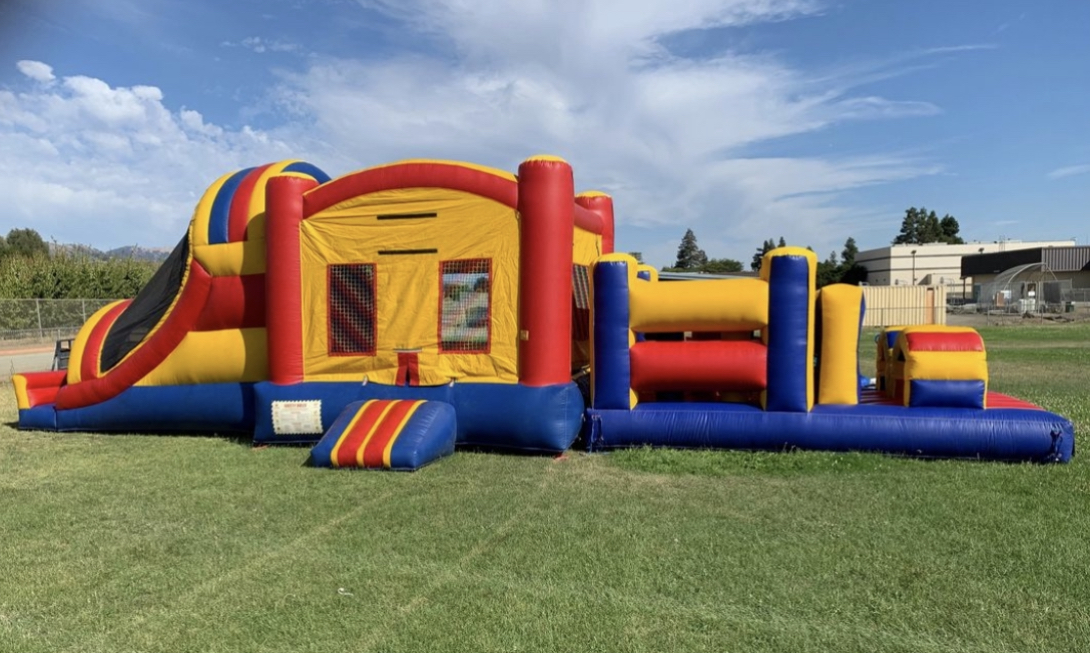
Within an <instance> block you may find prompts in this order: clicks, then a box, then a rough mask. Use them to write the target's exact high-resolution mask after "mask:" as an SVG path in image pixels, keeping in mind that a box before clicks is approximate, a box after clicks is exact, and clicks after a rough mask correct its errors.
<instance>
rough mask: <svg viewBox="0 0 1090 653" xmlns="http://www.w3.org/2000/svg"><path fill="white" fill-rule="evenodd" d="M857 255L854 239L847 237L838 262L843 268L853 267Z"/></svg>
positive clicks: (857, 248) (857, 249) (857, 250)
mask: <svg viewBox="0 0 1090 653" xmlns="http://www.w3.org/2000/svg"><path fill="white" fill-rule="evenodd" d="M858 255H859V246H858V245H856V244H855V238H852V237H851V236H848V239H847V240H845V241H844V249H843V250H842V251H841V252H840V260H841V261H842V262H843V265H844V266H845V267H848V268H850V267H851V266H853V265H855V257H856V256H858Z"/></svg>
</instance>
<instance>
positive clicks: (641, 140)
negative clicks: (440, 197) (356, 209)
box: [276, 0, 976, 264]
mask: <svg viewBox="0 0 1090 653" xmlns="http://www.w3.org/2000/svg"><path fill="white" fill-rule="evenodd" d="M360 4H362V5H364V6H366V7H369V8H372V9H378V10H381V11H383V12H385V13H387V14H388V15H390V16H392V17H394V18H395V19H397V20H399V21H402V29H405V30H416V32H417V36H416V37H414V38H416V39H417V40H422V41H424V42H426V43H427V44H428V46H427V47H429V48H431V49H432V50H437V51H438V52H439V53H440V54H428V53H427V52H428V51H426V50H423V49H422V50H420V51H417V52H411V53H403V54H401V55H400V56H396V57H392V58H388V59H385V60H380V61H366V62H364V61H354V60H348V59H338V60H333V59H325V60H319V61H314V62H313V63H312V64H311V65H310V67H309V68H308V69H307V70H305V71H304V72H302V73H295V74H286V75H284V76H283V84H282V85H281V86H280V87H279V88H278V89H277V90H276V97H277V99H278V100H279V102H280V103H281V104H283V105H284V106H286V107H289V108H290V109H292V110H293V111H294V112H295V113H296V115H298V116H300V117H301V118H306V119H307V120H308V121H311V122H312V124H313V126H314V128H315V129H316V131H317V132H318V133H320V134H323V135H325V136H326V137H327V138H330V139H335V141H336V142H338V143H340V144H341V147H343V148H344V150H345V151H351V152H362V153H365V156H366V160H365V161H361V165H368V164H372V163H378V162H381V161H384V160H387V159H397V158H404V157H409V156H438V157H451V158H457V159H463V160H471V161H476V162H481V163H486V164H490V165H495V166H498V167H502V168H506V169H513V168H514V167H515V166H517V164H518V162H519V161H520V160H521V159H522V158H524V157H526V156H528V155H530V154H534V153H538V152H551V153H555V154H559V155H561V156H564V157H565V158H567V159H568V160H569V161H570V162H571V163H572V164H573V166H574V168H575V173H576V178H577V180H576V181H577V185H578V186H579V187H580V188H587V187H595V188H599V189H601V190H605V191H608V192H611V193H613V194H614V195H615V202H616V206H617V209H618V213H619V218H620V221H621V223H622V226H621V228H620V229H619V231H618V233H619V243H620V245H621V246H622V247H628V246H630V247H631V248H633V249H642V250H644V252H645V254H649V251H650V250H653V247H652V246H651V245H649V244H647V243H649V242H651V241H661V240H662V239H663V238H669V239H671V240H673V239H675V238H677V239H679V238H680V236H681V234H682V233H683V232H684V229H685V228H686V227H692V228H693V229H694V231H695V232H696V233H697V235H698V237H699V238H700V241H701V244H702V246H703V243H705V242H710V243H718V244H720V245H722V246H723V247H724V248H725V250H723V251H716V252H714V255H717V256H722V255H733V256H740V255H742V254H743V253H744V252H746V251H748V250H749V249H751V248H752V247H753V245H752V243H759V242H761V241H763V240H764V239H765V238H768V237H769V235H771V234H775V235H777V236H778V235H780V234H783V235H786V236H787V237H788V238H789V240H792V241H793V242H795V241H798V242H808V243H812V244H813V245H814V246H815V248H818V247H822V248H825V246H826V245H827V243H828V242H829V241H830V240H831V239H832V240H839V241H842V240H843V239H844V238H845V237H846V236H847V235H849V233H857V232H852V231H849V230H850V229H852V228H853V227H852V226H851V225H849V224H846V223H848V222H853V221H856V220H860V219H863V218H866V219H867V220H870V221H871V222H873V221H874V216H873V214H872V213H871V212H869V211H868V210H864V209H861V208H859V207H853V206H851V205H850V204H849V203H847V202H846V201H844V199H843V197H842V196H841V195H840V194H839V193H843V192H844V191H848V190H851V189H854V188H860V187H863V186H868V185H872V184H877V183H884V182H889V181H897V180H903V179H909V178H912V177H914V176H919V175H926V174H934V173H936V172H938V171H939V167H938V166H936V165H934V164H927V163H922V162H919V161H916V160H913V159H910V158H905V157H900V156H896V155H888V154H887V155H879V154H876V155H874V156H869V157H854V158H816V157H804V158H782V157H781V158H776V159H756V158H752V157H749V156H746V152H747V149H748V148H750V147H751V146H753V145H756V144H760V143H766V142H769V141H772V140H774V139H781V138H784V137H789V136H793V135H798V134H803V133H808V132H814V131H818V130H822V129H824V128H827V127H830V126H832V125H835V124H839V123H843V122H845V121H856V120H888V119H898V118H910V117H920V116H932V115H935V114H937V113H939V112H940V109H939V107H937V106H935V105H933V104H931V103H928V102H923V101H914V100H909V101H897V100H893V99H889V98H884V97H878V96H874V95H871V94H866V95H856V94H854V93H853V84H855V83H858V82H859V81H860V79H861V81H867V80H870V79H873V78H874V76H876V75H883V74H888V75H893V74H897V73H896V72H888V71H883V70H882V66H881V64H874V65H869V66H860V68H861V72H860V74H859V75H857V76H856V77H857V78H860V79H853V76H852V75H851V74H848V73H845V72H844V71H834V72H831V73H829V74H825V75H820V74H814V73H808V72H805V71H802V70H799V69H797V68H793V67H791V66H788V65H786V64H784V63H783V62H782V61H780V60H778V59H777V58H774V57H770V56H761V55H753V54H745V53H740V52H736V51H721V52H709V53H707V56H704V57H701V58H682V57H679V56H677V55H675V54H674V53H672V52H670V51H669V49H668V48H667V47H666V46H665V45H663V39H664V37H666V36H669V35H671V34H675V33H677V32H679V31H683V30H692V29H704V28H709V27H737V26H741V25H745V24H748V23H753V22H759V21H769V20H786V19H790V18H794V17H799V16H803V15H807V14H811V13H814V12H816V11H818V10H819V9H820V7H818V6H817V5H816V4H815V3H812V2H800V1H791V0H783V1H777V0H678V1H676V2H671V3H669V4H668V5H666V4H662V3H630V2H627V1H622V0H602V1H599V2H586V1H584V0H570V1H568V2H561V3H560V6H559V7H558V6H557V3H555V2H545V0H538V1H534V2H525V3H509V2H505V1H501V0H474V1H473V2H470V1H469V0H416V1H410V2H396V3H395V2H392V1H391V2H387V1H385V0H361V2H360ZM960 49H961V48H945V49H937V50H935V52H950V51H958V50H960ZM970 49H976V46H973V47H972V48H970ZM930 54H932V53H931V52H927V51H923V52H920V53H919V54H918V55H916V56H917V57H926V56H929V55H930ZM906 60H907V58H906V56H903V55H898V56H897V57H896V58H893V59H891V62H890V63H889V64H888V66H889V67H892V66H899V67H902V68H903V66H904V64H905V62H906ZM891 219H892V220H896V216H894V217H893V218H891ZM626 227H628V229H626ZM834 228H836V229H839V230H836V229H834ZM675 232H676V234H675ZM641 240H642V241H643V242H641ZM626 243H628V244H626ZM840 244H841V243H840V242H837V243H835V246H836V247H837V248H838V249H839V246H840ZM705 249H706V250H709V252H710V253H711V251H710V248H709V247H705ZM819 251H820V250H819ZM670 256H671V257H672V253H670ZM649 258H650V257H649ZM652 262H653V263H656V264H664V263H669V262H670V261H669V260H664V259H653V260H652Z"/></svg>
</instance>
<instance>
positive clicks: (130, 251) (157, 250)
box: [50, 243, 170, 263]
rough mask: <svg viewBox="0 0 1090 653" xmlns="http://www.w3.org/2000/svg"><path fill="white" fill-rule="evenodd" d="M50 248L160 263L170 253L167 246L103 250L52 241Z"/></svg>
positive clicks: (102, 256) (98, 257) (80, 253)
mask: <svg viewBox="0 0 1090 653" xmlns="http://www.w3.org/2000/svg"><path fill="white" fill-rule="evenodd" d="M50 250H51V251H53V252H54V253H56V252H65V253H68V254H73V255H81V256H89V257H90V258H93V259H99V260H103V261H105V260H109V259H115V258H131V259H136V260H137V261H152V262H153V263H162V262H163V261H165V260H166V258H167V256H169V255H170V248H169V247H141V246H139V245H126V246H124V247H115V248H113V249H111V250H107V251H105V252H104V251H102V250H100V249H97V248H94V247H91V246H90V245H69V244H65V245H62V244H57V243H53V244H51V245H50Z"/></svg>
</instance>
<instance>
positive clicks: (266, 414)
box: [15, 157, 1074, 469]
mask: <svg viewBox="0 0 1090 653" xmlns="http://www.w3.org/2000/svg"><path fill="white" fill-rule="evenodd" d="M612 250H613V202H612V199H611V198H610V197H609V196H608V195H605V194H603V193H598V192H588V193H582V194H578V195H577V194H576V193H575V188H574V182H573V175H572V170H571V167H570V166H569V165H568V164H567V163H566V162H564V161H563V160H561V159H557V158H555V157H534V158H531V159H529V160H527V161H525V162H523V164H522V165H521V166H520V167H519V170H518V175H517V176H516V175H512V174H510V173H506V172H503V171H499V170H494V169H491V168H485V167H481V166H476V165H471V164H466V163H459V162H451V161H432V160H412V161H403V162H398V163H393V164H389V165H384V166H378V167H375V168H369V169H366V170H362V171H358V172H354V173H350V174H347V175H344V176H342V177H339V178H336V179H331V178H329V176H328V175H326V174H325V173H323V172H322V171H321V170H319V169H318V168H316V167H314V166H312V165H310V164H307V163H304V162H301V161H284V162H279V163H274V164H270V165H266V166H261V167H257V168H251V169H247V170H243V171H240V172H236V173H231V174H228V175H224V176H223V177H221V178H220V179H219V180H218V181H216V182H215V183H214V184H213V185H212V186H211V187H210V188H209V190H208V191H207V192H206V193H205V195H204V196H203V197H202V198H201V200H200V202H199V203H198V205H197V208H196V210H195V212H194V215H193V219H192V221H191V223H190V227H189V231H188V233H187V235H186V237H185V238H183V239H182V241H181V242H180V243H179V245H178V247H177V248H176V249H175V250H174V252H173V253H172V254H171V255H170V257H169V258H168V260H167V261H166V262H165V263H164V264H163V266H162V268H161V269H160V270H159V271H158V272H157V273H156V275H155V277H154V278H153V279H152V280H151V282H149V284H148V286H147V287H146V288H145V289H144V290H143V291H141V292H140V294H139V295H138V296H137V297H136V298H134V299H133V300H126V301H123V302H117V303H115V304H112V305H110V306H107V307H105V308H103V309H102V310H100V311H99V312H98V313H96V314H95V315H94V316H92V317H91V319H90V320H88V322H87V324H86V325H84V327H83V328H82V329H81V331H80V333H79V335H78V337H77V339H76V340H75V342H74V344H73V348H72V353H71V357H70V364H69V368H68V370H67V371H66V372H40V373H31V374H22V375H16V377H15V390H16V396H17V399H18V404H19V424H20V427H22V428H29V429H48V430H61V431H91V430H97V431H157V432H179V431H204V432H216V433H219V432H248V433H252V434H253V438H254V441H255V442H256V443H305V444H314V445H315V446H314V449H313V451H312V455H311V457H312V461H313V462H314V464H315V465H318V466H329V467H363V468H377V469H416V468H418V467H420V466H423V465H426V464H428V463H429V462H432V461H434V460H435V459H437V458H439V457H441V456H443V455H446V454H448V453H450V452H451V451H452V449H453V447H454V446H455V445H456V444H457V445H460V446H474V447H484V448H489V449H499V450H513V451H525V452H550V453H556V452H560V451H563V450H565V449H567V448H569V447H570V446H571V445H572V443H573V442H574V440H575V439H576V437H577V435H579V434H580V432H582V433H583V434H584V435H585V439H586V442H587V444H588V446H589V447H590V448H591V449H593V450H601V449H609V448H615V447H627V446H637V445H655V446H677V447H728V448H742V449H772V450H780V449H784V448H791V447H798V448H806V449H827V450H836V451H846V450H863V451H884V452H890V453H899V454H908V455H915V456H953V457H969V458H989V459H1003V460H1032V461H1042V462H1044V461H1066V460H1069V459H1070V457H1071V455H1072V454H1073V451H1074V432H1073V427H1072V425H1071V423H1070V422H1069V421H1068V420H1066V419H1064V418H1062V417H1060V416H1057V415H1054V414H1052V413H1049V412H1047V411H1044V410H1041V409H1039V408H1037V407H1036V406H1033V405H1031V404H1028V403H1025V402H1021V401H1019V400H1016V399H1012V398H1010V397H1005V396H1003V395H998V394H995V393H992V392H989V391H988V387H987V384H988V376H987V361H986V357H985V356H986V355H985V350H984V346H983V342H982V341H981V339H980V337H979V335H978V334H977V333H976V332H974V331H972V330H971V329H956V328H939V327H905V328H893V327H891V328H888V329H887V330H886V331H884V332H883V333H882V334H881V335H880V337H879V342H878V353H879V356H878V370H877V379H878V387H877V389H875V390H867V389H864V388H863V385H862V384H861V381H860V375H859V361H858V355H857V352H858V351H859V345H860V332H861V330H860V325H861V323H862V317H863V313H864V310H865V307H864V306H863V297H862V292H861V289H860V288H858V287H853V286H846V285H833V286H827V287H825V288H822V289H821V290H820V291H819V290H817V289H816V288H815V277H816V260H815V257H814V255H813V253H811V252H809V251H808V250H803V249H798V248H780V249H777V250H773V251H772V252H769V253H768V254H767V255H766V256H765V258H764V261H763V265H762V267H761V276H760V278H759V279H732V280H715V281H689V282H660V281H659V280H658V275H657V274H656V273H655V271H654V270H653V269H651V268H648V267H645V266H641V265H639V264H638V263H637V262H636V261H635V260H634V259H632V258H631V257H628V256H625V255H618V254H613V253H612ZM588 372H589V375H590V392H589V398H585V397H584V394H583V392H581V390H580V388H579V386H578V385H577V384H576V383H575V381H574V379H576V378H579V377H581V376H584V375H585V374H587V373H588Z"/></svg>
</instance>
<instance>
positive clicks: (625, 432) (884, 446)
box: [587, 403, 1075, 462]
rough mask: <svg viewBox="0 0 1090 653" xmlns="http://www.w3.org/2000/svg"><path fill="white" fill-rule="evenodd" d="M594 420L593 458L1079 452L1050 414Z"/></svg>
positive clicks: (635, 414) (647, 408) (752, 412)
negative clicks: (611, 452) (662, 450)
mask: <svg viewBox="0 0 1090 653" xmlns="http://www.w3.org/2000/svg"><path fill="white" fill-rule="evenodd" d="M587 415H588V419H589V425H588V434H587V440H588V447H589V449H590V450H592V451H595V450H605V449H613V448H621V447H634V446H642V445H650V446H661V447H684V448H711V449H745V450H765V451H782V450H785V449H793V448H797V449H812V450H824V451H872V452H884V453H890V454H900V455H907V456H916V457H925V458H976V459H987V460H1006V461H1034V462H1067V461H1069V460H1070V459H1071V457H1072V455H1074V452H1075V430H1074V427H1073V426H1072V424H1071V422H1070V421H1068V420H1067V419H1064V418H1063V417H1060V416H1059V415H1056V414H1054V413H1050V412H1047V411H1044V410H1023V409H1013V408H1001V409H988V410H974V409H968V408H905V407H901V406H881V405H877V406H876V405H858V406H816V407H815V408H814V410H813V411H812V412H809V413H786V412H765V411H763V410H761V409H760V408H757V407H754V406H747V405H741V404H722V403H677V404H674V403H646V404H640V405H638V406H637V407H636V408H635V409H634V410H597V409H590V410H588V411H587Z"/></svg>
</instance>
